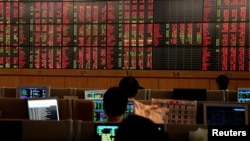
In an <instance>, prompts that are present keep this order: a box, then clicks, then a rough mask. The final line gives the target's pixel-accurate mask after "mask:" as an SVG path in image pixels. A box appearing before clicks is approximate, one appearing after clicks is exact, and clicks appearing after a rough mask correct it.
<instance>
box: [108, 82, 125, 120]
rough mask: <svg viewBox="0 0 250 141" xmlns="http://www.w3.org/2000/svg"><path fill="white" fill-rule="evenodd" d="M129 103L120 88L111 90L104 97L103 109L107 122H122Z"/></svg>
mask: <svg viewBox="0 0 250 141" xmlns="http://www.w3.org/2000/svg"><path fill="white" fill-rule="evenodd" d="M127 103H128V99H127V97H126V95H125V93H124V92H123V91H122V90H121V89H120V88H119V87H111V88H109V89H108V90H107V91H106V92H105V94H104V96H103V108H104V111H105V114H106V116H107V122H121V121H122V120H123V114H124V113H125V111H126V108H127Z"/></svg>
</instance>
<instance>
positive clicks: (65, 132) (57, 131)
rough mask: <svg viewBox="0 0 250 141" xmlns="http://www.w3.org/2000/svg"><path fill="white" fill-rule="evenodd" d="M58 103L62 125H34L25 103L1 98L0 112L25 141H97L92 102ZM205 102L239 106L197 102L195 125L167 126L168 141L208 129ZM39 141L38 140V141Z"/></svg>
mask: <svg viewBox="0 0 250 141" xmlns="http://www.w3.org/2000/svg"><path fill="white" fill-rule="evenodd" d="M58 102H59V114H60V121H34V120H28V115H27V109H26V104H25V100H24V99H16V98H1V99H0V110H1V114H2V115H1V118H0V121H4V120H6V121H7V120H12V121H13V120H20V121H22V138H24V139H25V141H32V140H37V141H40V140H41V141H42V140H47V141H50V140H51V141H52V140H53V141H54V140H58V141H71V140H73V141H85V140H88V141H94V139H93V138H94V123H95V122H93V108H94V104H93V101H91V100H84V99H59V101H58ZM139 102H142V103H144V104H148V105H150V104H151V101H150V100H139ZM206 102H214V103H237V102H230V101H226V102H225V101H197V117H196V124H194V125H169V124H168V125H165V131H166V132H167V133H168V136H169V141H173V140H174V141H182V140H186V139H188V132H189V131H191V130H196V129H198V128H206V125H204V123H203V119H204V117H203V104H204V103H206ZM245 104H247V105H248V107H249V108H248V111H249V113H250V103H245ZM248 123H250V116H249V117H248ZM0 124H1V122H0ZM3 127H4V126H3ZM38 127H39V128H38ZM0 128H1V126H0ZM37 137H38V139H36V138H37Z"/></svg>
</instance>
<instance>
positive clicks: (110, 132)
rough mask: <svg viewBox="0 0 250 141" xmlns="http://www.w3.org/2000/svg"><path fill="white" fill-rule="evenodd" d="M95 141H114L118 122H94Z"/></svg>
mask: <svg viewBox="0 0 250 141" xmlns="http://www.w3.org/2000/svg"><path fill="white" fill-rule="evenodd" d="M94 126H95V127H94V130H95V131H94V134H95V136H94V138H95V139H94V140H95V141H114V140H115V135H116V132H117V129H118V128H119V123H98V122H97V123H95V125H94Z"/></svg>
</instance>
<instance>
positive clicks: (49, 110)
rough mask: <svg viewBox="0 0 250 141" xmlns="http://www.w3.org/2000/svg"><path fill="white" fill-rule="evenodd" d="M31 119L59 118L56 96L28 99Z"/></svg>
mask: <svg viewBox="0 0 250 141" xmlns="http://www.w3.org/2000/svg"><path fill="white" fill-rule="evenodd" d="M27 107H28V115H29V119H30V120H59V111H58V101H57V99H56V98H43V99H27Z"/></svg>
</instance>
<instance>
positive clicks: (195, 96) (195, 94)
mask: <svg viewBox="0 0 250 141" xmlns="http://www.w3.org/2000/svg"><path fill="white" fill-rule="evenodd" d="M173 99H178V100H197V101H206V99H207V90H206V89H194V88H174V89H173Z"/></svg>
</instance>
